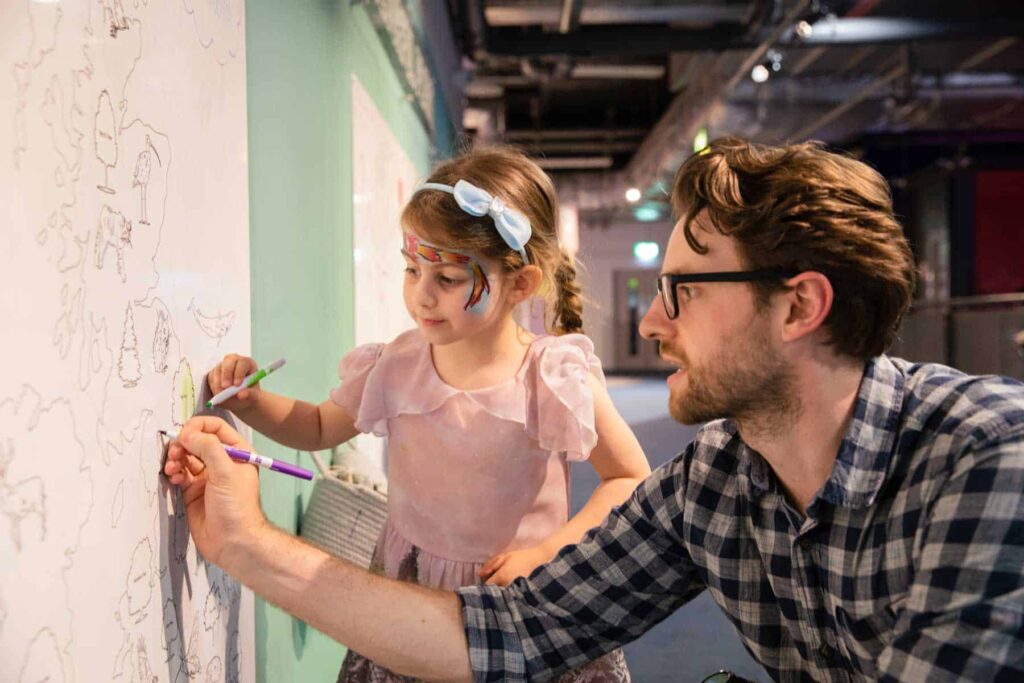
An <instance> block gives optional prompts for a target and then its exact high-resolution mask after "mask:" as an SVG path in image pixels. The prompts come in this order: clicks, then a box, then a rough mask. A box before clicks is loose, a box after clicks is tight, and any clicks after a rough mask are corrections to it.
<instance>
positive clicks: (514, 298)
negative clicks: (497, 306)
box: [509, 265, 544, 304]
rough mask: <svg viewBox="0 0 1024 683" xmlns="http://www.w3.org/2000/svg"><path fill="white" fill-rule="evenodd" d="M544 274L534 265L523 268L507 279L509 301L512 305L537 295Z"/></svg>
mask: <svg viewBox="0 0 1024 683" xmlns="http://www.w3.org/2000/svg"><path fill="white" fill-rule="evenodd" d="M542 279H544V273H543V272H542V271H541V269H540V268H538V267H537V266H534V265H528V266H523V267H522V268H520V269H519V270H517V271H515V272H514V273H512V274H511V277H510V278H509V284H510V287H509V301H511V302H512V303H513V304H518V303H520V302H523V301H526V300H527V299H529V298H530V297H531V296H533V295H534V294H536V293H537V290H538V289H539V288H540V282H541V280H542Z"/></svg>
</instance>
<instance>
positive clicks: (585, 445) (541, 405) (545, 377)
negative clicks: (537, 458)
mask: <svg viewBox="0 0 1024 683" xmlns="http://www.w3.org/2000/svg"><path fill="white" fill-rule="evenodd" d="M588 375H593V376H595V377H596V378H597V379H598V380H599V381H600V382H601V384H602V385H604V372H603V371H602V370H601V361H600V359H599V358H598V357H597V356H596V355H595V354H594V343H593V342H592V341H590V339H588V338H587V337H585V336H583V335H582V334H567V335H563V336H560V337H552V338H551V340H550V341H549V342H548V343H547V344H545V345H544V346H543V347H542V349H541V350H540V352H539V354H538V357H537V359H536V361H535V363H534V366H533V368H532V372H531V376H530V379H529V381H528V382H527V383H526V386H527V413H526V432H527V434H528V435H529V436H530V438H531V439H534V440H536V441H537V443H538V445H539V446H540V447H541V448H542V449H544V450H549V451H559V452H560V451H564V452H565V453H566V457H567V458H568V459H569V460H577V461H578V460H586V459H587V458H588V457H590V452H591V451H592V450H593V449H594V446H595V445H596V444H597V429H596V427H595V424H594V392H593V391H591V389H590V385H589V384H588V383H587V377H588Z"/></svg>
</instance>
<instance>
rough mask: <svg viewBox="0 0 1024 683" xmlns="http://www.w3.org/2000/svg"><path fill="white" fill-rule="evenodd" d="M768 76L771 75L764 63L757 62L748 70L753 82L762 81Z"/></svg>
mask: <svg viewBox="0 0 1024 683" xmlns="http://www.w3.org/2000/svg"><path fill="white" fill-rule="evenodd" d="M769 76H771V72H770V71H768V67H766V66H765V65H764V64H758V65H757V66H755V67H754V68H753V69H751V70H750V80H752V81H754V83H764V82H765V81H767V80H768V77H769Z"/></svg>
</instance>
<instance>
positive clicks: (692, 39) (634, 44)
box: [487, 24, 748, 57]
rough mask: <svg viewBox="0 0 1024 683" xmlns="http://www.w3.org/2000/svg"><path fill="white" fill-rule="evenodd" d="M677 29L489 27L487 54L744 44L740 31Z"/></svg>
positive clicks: (600, 53)
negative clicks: (552, 30)
mask: <svg viewBox="0 0 1024 683" xmlns="http://www.w3.org/2000/svg"><path fill="white" fill-rule="evenodd" d="M728 26H729V28H714V29H708V30H677V29H669V28H664V27H661V26H648V25H636V24H622V25H618V26H581V27H580V28H579V29H578V30H577V31H574V32H572V33H568V34H565V35H562V34H559V33H542V32H539V31H537V32H534V31H524V30H522V29H518V28H504V27H491V28H490V30H489V31H488V36H487V51H488V52H489V53H491V54H494V55H515V56H520V57H524V56H535V55H572V56H575V57H608V56H654V55H663V54H664V53H666V52H680V51H687V52H689V51H700V50H722V49H730V48H729V47H727V46H730V45H732V44H735V43H740V42H741V41H742V42H748V41H747V39H746V38H744V34H743V28H742V27H741V26H739V25H728Z"/></svg>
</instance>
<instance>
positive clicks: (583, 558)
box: [457, 445, 704, 681]
mask: <svg viewBox="0 0 1024 683" xmlns="http://www.w3.org/2000/svg"><path fill="white" fill-rule="evenodd" d="M692 448H693V447H692V445H691V447H690V449H688V450H687V454H686V455H684V456H681V457H680V458H677V459H676V460H675V461H673V462H671V463H669V464H667V465H665V466H664V467H662V468H660V469H658V470H655V472H654V473H653V474H652V475H651V476H650V477H648V478H647V479H646V480H645V481H644V482H643V483H641V484H640V486H639V487H637V489H636V491H635V492H634V493H633V495H632V497H631V498H630V499H629V500H627V501H626V502H625V503H624V504H623V505H621V506H620V507H618V508H617V509H615V510H612V512H611V514H610V515H609V516H608V519H607V520H606V521H605V523H604V524H603V525H601V526H600V527H597V528H595V529H591V530H590V531H588V532H587V533H586V535H585V536H584V537H583V540H582V541H580V543H578V544H576V545H570V546H566V547H565V548H563V549H562V550H561V551H559V553H558V555H557V556H556V557H555V559H554V560H552V561H551V562H549V563H547V564H543V565H541V566H540V567H538V568H537V569H536V570H534V572H533V573H532V574H530V576H529V577H528V578H525V579H524V578H519V579H516V580H515V581H513V582H512V583H511V584H509V585H508V586H505V587H499V586H472V587H467V588H461V589H459V590H458V591H457V593H458V595H459V598H460V600H461V601H462V617H463V621H464V622H465V624H466V627H465V628H466V637H467V639H468V642H469V650H470V661H471V662H472V667H473V671H474V673H475V674H476V677H477V680H488V681H525V680H530V681H545V680H549V679H551V678H554V677H556V676H558V675H559V674H561V673H563V672H565V671H568V670H570V669H575V668H578V667H580V666H582V665H583V664H585V663H587V662H588V661H591V660H594V659H597V658H598V657H600V656H602V655H604V654H606V653H608V652H611V651H612V650H615V649H616V648H618V647H621V646H622V645H624V644H625V643H628V642H630V641H632V640H635V639H636V638H638V637H639V636H641V635H642V634H643V633H645V632H646V631H647V630H649V629H650V628H652V627H653V626H655V625H656V624H658V623H659V622H660V621H662V620H663V619H664V618H665V617H667V616H668V615H669V614H671V613H672V612H673V611H675V610H676V609H678V608H679V607H680V606H682V605H683V604H685V603H686V602H687V601H689V600H690V599H692V598H693V597H694V596H696V595H697V594H698V593H700V592H701V591H702V590H704V584H703V583H702V582H701V581H700V579H699V577H698V574H697V571H696V569H695V567H694V564H693V561H692V560H691V558H690V556H689V553H688V551H687V548H686V546H685V544H684V542H683V541H682V539H681V533H680V530H681V529H682V528H683V527H684V522H683V511H682V508H681V506H682V505H683V500H684V498H685V488H686V476H685V473H686V470H687V463H688V457H689V455H690V454H691V453H692ZM683 646H685V644H684V645H683Z"/></svg>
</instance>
